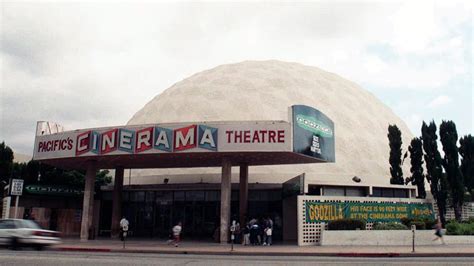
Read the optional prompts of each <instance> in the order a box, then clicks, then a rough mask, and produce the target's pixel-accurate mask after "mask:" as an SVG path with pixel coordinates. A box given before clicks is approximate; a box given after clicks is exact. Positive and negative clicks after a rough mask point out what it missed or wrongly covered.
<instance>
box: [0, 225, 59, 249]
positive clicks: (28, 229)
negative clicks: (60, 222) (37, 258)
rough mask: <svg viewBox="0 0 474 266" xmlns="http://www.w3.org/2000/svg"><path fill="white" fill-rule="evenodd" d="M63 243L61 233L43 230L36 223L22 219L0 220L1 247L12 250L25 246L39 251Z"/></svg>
mask: <svg viewBox="0 0 474 266" xmlns="http://www.w3.org/2000/svg"><path fill="white" fill-rule="evenodd" d="M59 243H61V238H60V233H59V232H56V231H51V230H45V229H42V228H41V227H40V226H39V225H38V224H37V223H36V222H35V221H32V220H21V219H3V220H0V245H4V246H8V247H11V248H14V249H16V248H19V247H24V246H30V247H34V248H36V249H38V250H41V249H43V248H44V247H46V246H50V245H55V244H59Z"/></svg>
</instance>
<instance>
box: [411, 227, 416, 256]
mask: <svg viewBox="0 0 474 266" xmlns="http://www.w3.org/2000/svg"><path fill="white" fill-rule="evenodd" d="M415 231H416V225H414V224H412V225H411V232H412V233H413V234H412V243H411V252H415Z"/></svg>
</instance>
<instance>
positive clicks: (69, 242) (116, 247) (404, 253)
mask: <svg viewBox="0 0 474 266" xmlns="http://www.w3.org/2000/svg"><path fill="white" fill-rule="evenodd" d="M51 250H58V251H85V252H88V251H89V252H122V253H157V254H159V253H161V254H203V255H230V254H232V255H260V256H361V257H369V256H374V257H377V256H380V257H397V256H400V257H413V256H415V257H447V256H451V257H474V245H441V244H440V245H439V246H415V252H414V253H413V252H412V247H411V246H362V247H358V246H357V247H356V246H304V247H299V246H297V245H296V243H295V244H276V245H274V246H270V247H269V246H242V245H234V250H233V251H231V245H230V244H218V243H211V242H198V241H183V242H182V243H181V244H180V246H179V247H174V246H172V245H168V244H167V243H166V241H165V240H128V241H126V242H125V248H123V242H121V241H119V240H112V239H99V240H89V241H88V242H80V241H79V239H64V240H63V243H62V244H60V245H57V246H54V247H52V248H51Z"/></svg>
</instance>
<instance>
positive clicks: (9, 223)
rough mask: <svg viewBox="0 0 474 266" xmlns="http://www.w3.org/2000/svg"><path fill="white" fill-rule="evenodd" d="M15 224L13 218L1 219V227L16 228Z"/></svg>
mask: <svg viewBox="0 0 474 266" xmlns="http://www.w3.org/2000/svg"><path fill="white" fill-rule="evenodd" d="M14 228H15V224H14V223H13V220H3V221H0V229H14Z"/></svg>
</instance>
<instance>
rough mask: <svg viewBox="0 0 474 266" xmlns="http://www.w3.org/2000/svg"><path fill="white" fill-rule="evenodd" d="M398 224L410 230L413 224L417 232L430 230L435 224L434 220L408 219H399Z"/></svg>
mask: <svg viewBox="0 0 474 266" xmlns="http://www.w3.org/2000/svg"><path fill="white" fill-rule="evenodd" d="M400 222H401V223H402V224H404V225H405V226H406V227H408V228H410V229H411V226H412V225H413V224H414V225H415V226H416V229H417V230H422V229H432V228H434V225H435V224H436V220H430V219H424V220H416V219H410V218H401V219H400Z"/></svg>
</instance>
